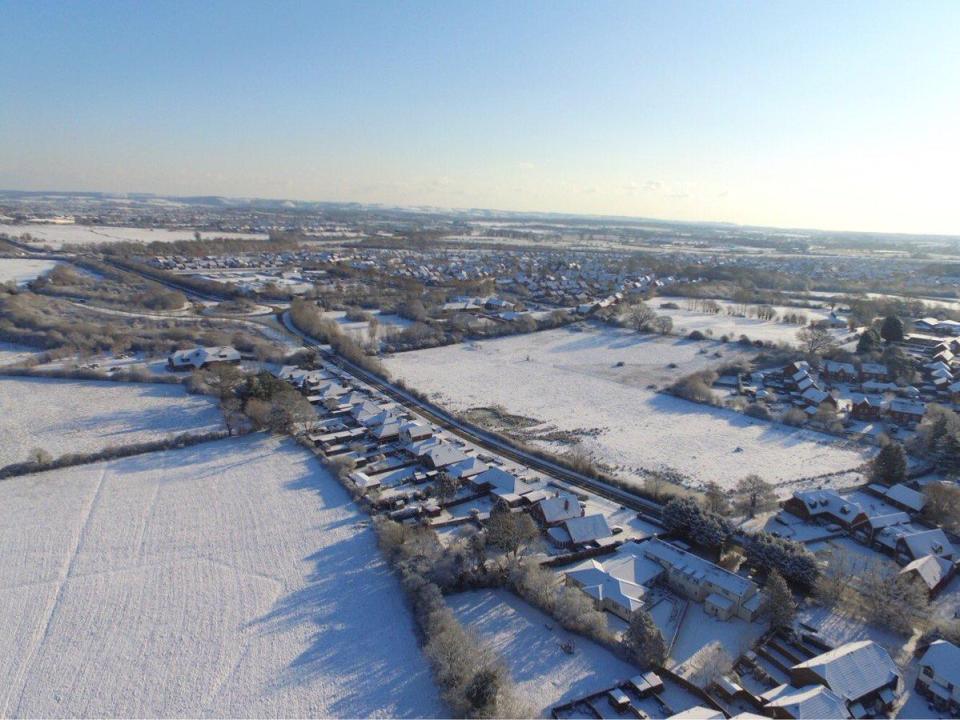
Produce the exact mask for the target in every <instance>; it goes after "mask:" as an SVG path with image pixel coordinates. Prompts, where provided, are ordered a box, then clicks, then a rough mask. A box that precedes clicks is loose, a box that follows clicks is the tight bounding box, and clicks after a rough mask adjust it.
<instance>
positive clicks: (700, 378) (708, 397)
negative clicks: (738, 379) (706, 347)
mask: <svg viewBox="0 0 960 720" xmlns="http://www.w3.org/2000/svg"><path fill="white" fill-rule="evenodd" d="M716 380H717V374H716V373H715V372H713V371H712V370H704V371H703V372H698V373H694V374H692V375H688V376H687V377H685V378H681V379H680V380H677V382H675V383H674V384H673V385H671V386H670V387H669V388H668V389H669V391H670V392H671V393H672V394H673V395H676V396H677V397H679V398H683V399H684V400H690V401H691V402H698V403H704V404H706V405H716V404H717V403H718V401H717V396H716V394H714V392H713V390H711V388H710V386H711V385H713V383H714V382H716Z"/></svg>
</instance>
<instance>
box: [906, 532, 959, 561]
mask: <svg viewBox="0 0 960 720" xmlns="http://www.w3.org/2000/svg"><path fill="white" fill-rule="evenodd" d="M901 539H902V540H903V542H904V543H905V544H906V546H907V550H908V551H909V552H910V556H911V557H913V558H918V557H923V556H924V555H939V556H942V557H953V554H954V549H953V545H951V544H950V541H949V540H948V539H947V535H946V533H944V532H943V530H941V529H940V528H934V529H933V530H925V531H923V532H918V533H912V534H910V535H904V536H903V537H902V538H901Z"/></svg>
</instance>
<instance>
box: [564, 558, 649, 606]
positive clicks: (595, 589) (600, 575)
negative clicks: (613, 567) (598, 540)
mask: <svg viewBox="0 0 960 720" xmlns="http://www.w3.org/2000/svg"><path fill="white" fill-rule="evenodd" d="M567 577H568V578H569V579H570V580H572V581H573V582H575V583H576V584H577V585H579V586H580V588H581V589H582V590H583V591H584V592H585V593H586V594H587V595H589V596H590V597H592V598H594V599H595V600H598V601H600V602H603V601H604V600H605V601H607V602H609V603H612V604H614V605H616V606H618V607H620V608H622V609H624V610H625V611H627V612H628V613H631V612H633V611H634V610H636V609H637V608H640V607H643V598H644V595H646V592H647V589H646V588H645V587H643V586H642V585H639V584H637V583H633V582H630V581H628V580H623V579H621V578H618V577H614V576H613V575H611V574H610V573H609V572H607V571H606V570H605V569H604V567H603V565H602V564H601V563H599V562H597V561H596V560H588V561H587V564H586V565H585V566H581V567H579V568H578V569H574V570H571V571H570V572H568V573H567Z"/></svg>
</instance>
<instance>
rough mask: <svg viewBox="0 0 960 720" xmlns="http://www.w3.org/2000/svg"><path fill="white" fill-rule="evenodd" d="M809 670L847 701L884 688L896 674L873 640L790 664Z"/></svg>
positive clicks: (887, 654) (894, 667)
mask: <svg viewBox="0 0 960 720" xmlns="http://www.w3.org/2000/svg"><path fill="white" fill-rule="evenodd" d="M793 670H794V671H796V670H809V671H811V672H812V673H813V674H814V675H816V676H817V677H819V678H820V679H821V680H822V682H823V683H824V684H825V685H826V686H827V687H828V688H830V689H831V690H832V691H833V692H835V693H836V694H837V695H839V696H840V697H842V698H845V699H846V700H847V701H855V700H858V699H859V698H862V697H863V696H864V695H867V694H868V693H871V692H873V691H874V690H877V689H878V688H881V687H884V686H885V685H887V684H889V683H890V682H891V681H893V680H894V679H895V678H897V677H899V676H900V673H899V671H898V670H897V666H896V665H895V664H894V662H893V660H892V659H891V658H890V655H889V653H887V651H886V650H884V649H883V647H882V646H880V645H878V644H877V643H875V642H874V641H873V640H860V641H858V642H850V643H847V644H845V645H841V646H840V647H838V648H835V649H833V650H830V651H829V652H825V653H823V654H822V655H817V656H816V657H812V658H810V659H809V660H806V661H805V662H802V663H798V664H797V665H794V666H793Z"/></svg>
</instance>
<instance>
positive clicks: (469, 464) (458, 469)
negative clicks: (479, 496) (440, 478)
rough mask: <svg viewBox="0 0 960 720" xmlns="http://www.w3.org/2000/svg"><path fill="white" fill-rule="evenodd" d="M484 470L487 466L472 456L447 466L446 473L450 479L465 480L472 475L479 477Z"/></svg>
mask: <svg viewBox="0 0 960 720" xmlns="http://www.w3.org/2000/svg"><path fill="white" fill-rule="evenodd" d="M486 469H487V464H486V463H485V462H483V461H482V460H481V459H480V458H476V457H473V456H469V457H466V458H464V459H463V460H460V461H458V462H455V463H452V464H449V465H447V473H449V474H450V476H451V477H455V478H458V479H460V480H466V479H467V478H470V477H473V476H474V475H479V474H480V473H482V472H483V471H484V470H486Z"/></svg>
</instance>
